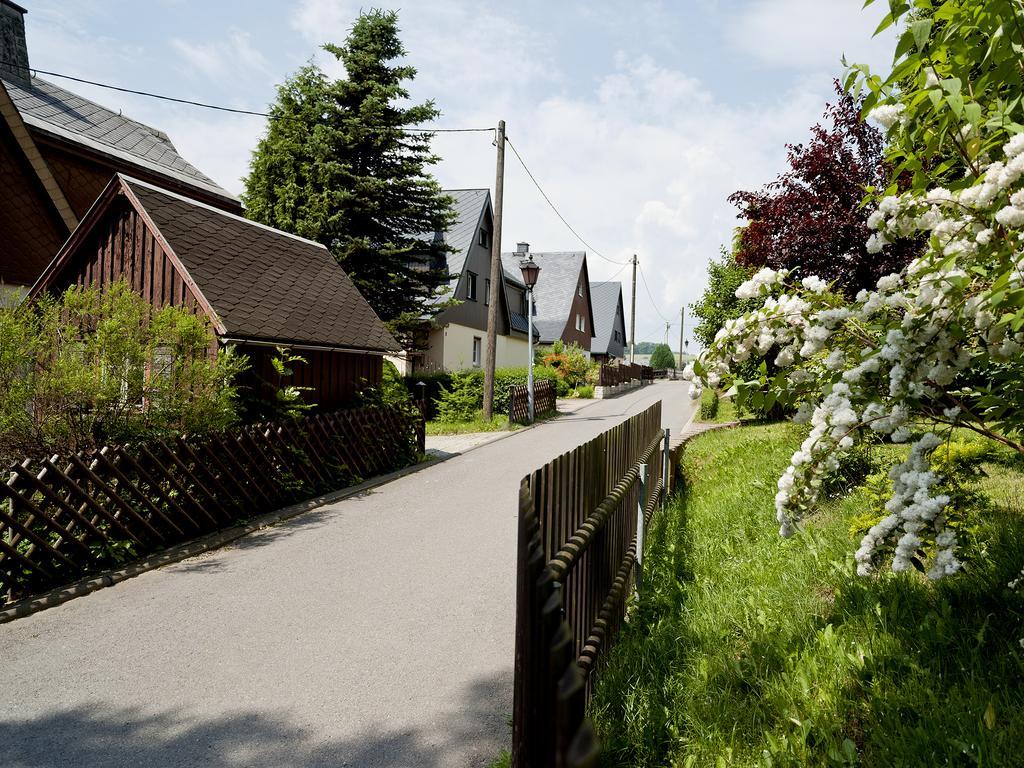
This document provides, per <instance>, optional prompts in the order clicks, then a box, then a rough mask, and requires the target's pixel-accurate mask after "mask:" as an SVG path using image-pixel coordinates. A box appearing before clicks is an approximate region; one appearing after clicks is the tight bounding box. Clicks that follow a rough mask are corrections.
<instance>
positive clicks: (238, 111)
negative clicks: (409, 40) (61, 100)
mask: <svg viewBox="0 0 1024 768" xmlns="http://www.w3.org/2000/svg"><path fill="white" fill-rule="evenodd" d="M0 63H3V64H7V65H9V66H20V65H19V64H17V63H15V62H10V61H0ZM31 71H32V72H33V73H34V74H39V75H46V76H47V77H59V78H62V79H64V80H71V81H73V82H76V83H84V84H85V85H92V86H95V87H97V88H106V89H108V90H111V91H120V92H121V93H131V94H133V95H135V96H145V97H146V98H150V99H159V100H160V101H171V102H174V103H175V104H187V105H188V106H191V107H201V108H203V109H213V110H216V111H218V112H230V113H232V114H236V115H252V116H253V117H266V118H268V119H271V120H279V119H281V116H279V115H274V114H272V113H270V112H257V111H256V110H253V109H238V108H235V107H224V106H221V105H219V104H207V103H206V102H202V101H193V100H192V99H180V98H178V97H176V96H165V95H163V94H160V93H151V92H149V91H139V90H135V89H134V88H123V87H121V86H119V85H111V84H110V83H101V82H99V81H97V80H86V79H85V78H83V77H75V76H74V75H65V74H62V73H60V72H48V71H47V70H45V69H35V68H34V67H33V68H31ZM398 130H400V131H402V132H403V133H493V132H494V129H493V128H399V129H398Z"/></svg>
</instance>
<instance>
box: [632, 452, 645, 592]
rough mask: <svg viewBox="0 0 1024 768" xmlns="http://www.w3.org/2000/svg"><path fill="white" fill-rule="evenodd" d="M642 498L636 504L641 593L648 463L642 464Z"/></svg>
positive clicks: (637, 562)
mask: <svg viewBox="0 0 1024 768" xmlns="http://www.w3.org/2000/svg"><path fill="white" fill-rule="evenodd" d="M639 482H640V499H639V500H638V501H637V504H636V578H635V582H636V591H637V594H639V593H640V588H641V587H642V586H643V576H644V506H645V505H646V503H647V465H646V464H641V465H640V480H639Z"/></svg>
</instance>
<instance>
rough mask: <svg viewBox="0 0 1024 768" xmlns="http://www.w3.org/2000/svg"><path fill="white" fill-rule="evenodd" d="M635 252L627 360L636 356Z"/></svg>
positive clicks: (631, 359) (634, 255)
mask: <svg viewBox="0 0 1024 768" xmlns="http://www.w3.org/2000/svg"><path fill="white" fill-rule="evenodd" d="M636 265H637V258H636V254H635V253H634V254H633V300H632V302H631V303H630V306H629V362H630V363H632V362H633V361H634V358H635V357H636Z"/></svg>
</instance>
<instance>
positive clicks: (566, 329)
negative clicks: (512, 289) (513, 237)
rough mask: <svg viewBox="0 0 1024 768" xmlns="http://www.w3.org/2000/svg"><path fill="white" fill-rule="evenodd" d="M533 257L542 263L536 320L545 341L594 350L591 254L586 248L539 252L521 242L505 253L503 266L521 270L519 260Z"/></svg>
mask: <svg viewBox="0 0 1024 768" xmlns="http://www.w3.org/2000/svg"><path fill="white" fill-rule="evenodd" d="M529 256H532V257H533V260H534V261H535V262H536V263H537V265H538V266H540V276H539V277H538V278H537V285H536V286H534V289H533V314H534V317H533V323H534V327H535V328H536V329H537V331H538V333H539V338H540V343H541V344H553V343H554V342H555V341H558V340H561V341H563V342H565V343H566V344H573V343H575V344H578V345H579V346H580V347H581V348H582V349H583V350H584V351H585V352H587V353H589V352H590V350H591V341H592V339H593V338H594V312H593V308H592V306H591V299H590V278H589V275H588V273H587V254H586V253H585V252H584V251H564V252H551V253H537V252H532V251H530V246H529V244H528V243H519V244H518V245H517V246H516V252H515V253H503V254H502V255H501V260H502V265H503V266H504V268H505V272H506V274H508V275H512V274H518V273H519V263H520V262H521V261H522V260H523V259H525V258H527V257H529Z"/></svg>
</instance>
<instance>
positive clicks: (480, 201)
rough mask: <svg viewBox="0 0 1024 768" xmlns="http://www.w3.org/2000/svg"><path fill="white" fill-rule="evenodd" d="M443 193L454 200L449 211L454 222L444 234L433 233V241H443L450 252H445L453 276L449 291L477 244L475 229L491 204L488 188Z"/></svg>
mask: <svg viewBox="0 0 1024 768" xmlns="http://www.w3.org/2000/svg"><path fill="white" fill-rule="evenodd" d="M443 191H444V194H446V195H448V196H449V197H452V198H454V199H455V203H454V204H453V205H452V209H453V210H454V211H455V221H453V222H452V225H451V226H450V227H448V231H447V232H436V233H434V239H435V240H443V241H444V242H445V243H447V244H448V246H449V247H450V248H451V249H452V250H451V251H449V253H448V274H450V275H453V277H452V281H451V288H452V290H453V291H454V290H455V288H456V287H457V286H458V283H459V276H460V275H462V270H463V269H465V266H466V257H467V256H469V249H470V248H472V247H473V243H475V242H476V236H477V230H478V229H479V227H480V219H481V218H482V217H483V214H484V210H485V208H486V207H487V206H489V205H490V200H491V192H490V190H487V189H446V190H443Z"/></svg>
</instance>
